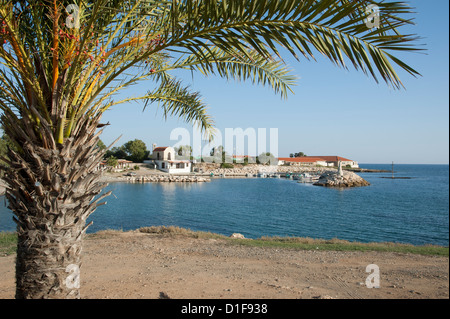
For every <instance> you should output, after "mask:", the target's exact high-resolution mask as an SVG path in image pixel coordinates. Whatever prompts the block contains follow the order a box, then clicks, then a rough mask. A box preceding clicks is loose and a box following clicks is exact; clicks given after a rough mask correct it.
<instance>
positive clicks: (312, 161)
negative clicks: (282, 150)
mask: <svg viewBox="0 0 450 319" xmlns="http://www.w3.org/2000/svg"><path fill="white" fill-rule="evenodd" d="M339 162H341V165H342V167H351V168H359V164H358V162H355V161H352V160H350V159H347V158H344V157H340V156H304V157H281V158H278V165H299V166H324V167H338V166H339Z"/></svg>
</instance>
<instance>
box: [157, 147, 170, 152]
mask: <svg viewBox="0 0 450 319" xmlns="http://www.w3.org/2000/svg"><path fill="white" fill-rule="evenodd" d="M166 149H168V147H157V148H155V149H154V150H153V152H164V151H165V150H166Z"/></svg>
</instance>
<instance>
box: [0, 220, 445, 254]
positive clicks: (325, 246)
mask: <svg viewBox="0 0 450 319" xmlns="http://www.w3.org/2000/svg"><path fill="white" fill-rule="evenodd" d="M127 233H130V234H132V233H144V234H153V235H166V236H179V235H180V236H186V237H189V238H202V239H221V240H225V241H229V242H231V243H233V244H236V245H243V246H248V247H272V248H280V249H295V250H326V251H361V252H385V253H406V254H417V255H424V256H441V257H449V246H442V245H434V244H423V245H414V244H408V243H399V242H358V241H349V240H344V239H338V238H333V239H323V238H311V237H292V236H264V235H263V236H261V237H258V238H245V237H244V236H243V235H241V234H239V233H234V234H231V235H230V236H226V235H223V234H218V233H212V232H208V231H193V230H191V229H188V228H182V227H178V226H146V227H140V228H138V229H135V230H127V231H123V230H115V229H107V230H99V231H97V232H94V233H89V232H88V233H86V238H85V239H87V240H89V239H91V238H95V237H98V236H100V237H101V236H103V235H104V234H113V235H118V234H127ZM15 236H16V233H15V232H0V238H1V237H3V238H7V240H4V241H5V242H9V243H11V242H14V243H15V239H14V237H15ZM6 246H7V245H6V244H4V243H3V244H2V241H0V252H1V249H3V250H7V247H6ZM5 247H6V248H5ZM1 256H2V254H0V257H1Z"/></svg>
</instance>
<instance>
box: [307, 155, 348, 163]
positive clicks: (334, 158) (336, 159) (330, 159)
mask: <svg viewBox="0 0 450 319" xmlns="http://www.w3.org/2000/svg"><path fill="white" fill-rule="evenodd" d="M308 157H320V158H322V159H324V160H325V161H327V162H339V161H342V162H353V161H352V160H349V159H347V158H344V157H340V156H308Z"/></svg>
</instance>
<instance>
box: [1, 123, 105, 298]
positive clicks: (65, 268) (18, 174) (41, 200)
mask: <svg viewBox="0 0 450 319" xmlns="http://www.w3.org/2000/svg"><path fill="white" fill-rule="evenodd" d="M5 120H7V119H6V118H3V119H2V121H3V122H5ZM98 120H99V118H97V119H89V118H86V119H84V120H82V121H80V123H79V125H78V127H77V128H76V130H75V134H74V135H72V137H71V138H67V139H66V140H65V142H64V144H63V145H56V147H53V148H49V146H51V145H53V144H54V143H53V140H52V135H51V134H46V133H45V132H50V131H51V130H41V132H40V133H39V134H34V135H35V136H38V137H36V140H30V136H33V134H30V132H28V134H27V136H25V135H26V133H25V132H26V131H27V130H29V129H31V128H30V127H29V126H28V123H26V121H25V120H23V119H21V120H20V124H19V125H12V126H11V125H5V133H7V134H8V136H9V137H10V138H12V139H14V140H15V142H16V143H18V145H21V147H20V149H19V150H12V149H10V150H9V152H8V157H9V163H8V164H9V168H7V169H6V174H5V178H4V179H5V182H6V183H7V191H6V197H7V200H8V203H9V208H10V209H11V210H12V211H13V213H14V215H15V216H14V217H13V218H14V221H15V222H16V224H17V234H18V245H17V260H16V298H30V299H31V298H80V268H81V251H82V241H83V236H84V234H85V232H86V230H87V227H88V226H89V225H86V219H87V218H88V217H89V215H90V214H91V213H92V212H93V211H94V210H95V209H96V208H97V207H98V206H99V205H101V204H98V203H99V201H100V200H101V199H102V198H104V197H106V196H108V195H109V193H108V194H104V195H102V196H100V197H99V198H97V199H96V197H97V195H99V194H100V193H101V191H102V189H103V188H104V187H105V186H106V185H105V184H103V183H101V182H100V181H99V178H100V174H101V173H100V171H97V163H98V162H99V161H100V160H101V158H102V155H103V151H101V150H100V149H99V148H97V147H96V145H97V142H98V135H99V134H100V133H97V134H96V132H95V131H96V129H97V124H98ZM8 124H11V123H8ZM44 125H45V124H44ZM38 142H39V143H38ZM44 146H46V147H44ZM102 204H103V203H102Z"/></svg>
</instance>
